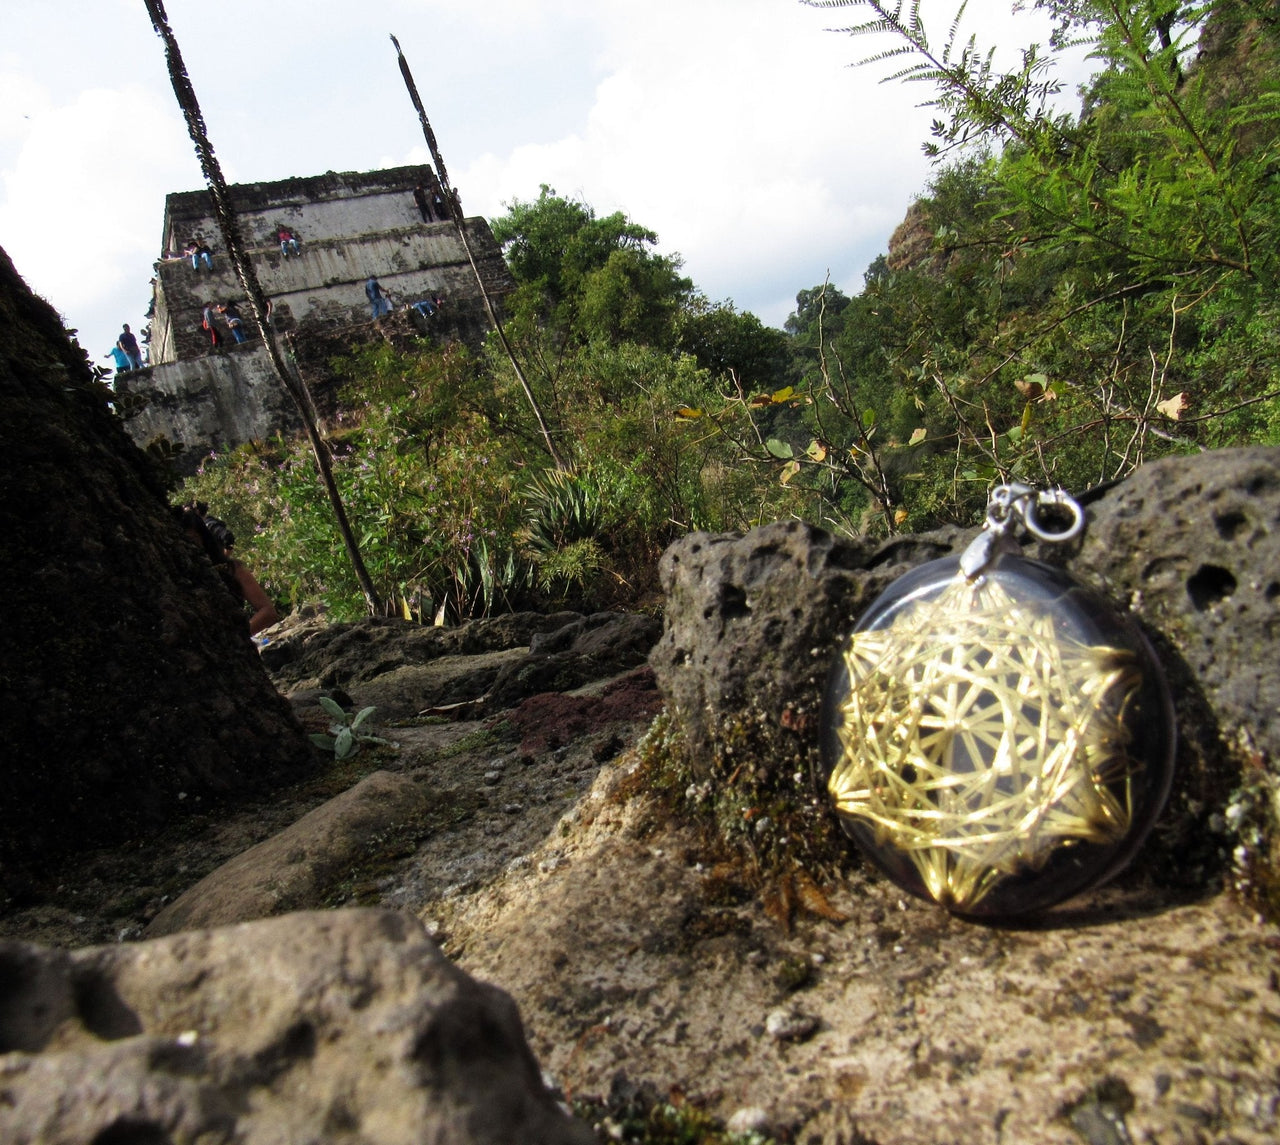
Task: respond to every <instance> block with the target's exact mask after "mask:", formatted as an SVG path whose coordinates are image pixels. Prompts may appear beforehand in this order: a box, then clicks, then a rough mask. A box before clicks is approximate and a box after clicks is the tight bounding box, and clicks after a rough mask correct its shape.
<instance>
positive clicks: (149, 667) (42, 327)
mask: <svg viewBox="0 0 1280 1145" xmlns="http://www.w3.org/2000/svg"><path fill="white" fill-rule="evenodd" d="M112 396H113V395H112V394H111V391H110V390H108V389H107V388H106V387H105V386H104V385H102V384H101V383H100V382H98V381H97V380H96V379H95V377H94V375H93V372H92V370H91V368H90V365H89V362H88V360H87V359H86V357H85V354H84V351H83V350H82V349H81V348H80V347H79V346H77V345H76V344H75V343H74V342H72V341H71V340H70V338H69V337H68V335H67V332H66V331H65V330H64V329H63V327H62V324H61V322H60V321H59V319H58V316H57V315H56V314H55V313H54V311H53V309H52V307H50V306H49V305H48V304H47V303H46V302H44V301H43V300H42V299H39V298H37V297H35V296H34V295H33V294H32V293H31V292H30V291H29V290H28V289H27V287H26V285H25V283H23V282H22V280H21V279H20V278H19V277H18V275H17V273H16V271H15V270H14V268H13V265H12V264H11V263H10V262H9V259H8V258H7V256H5V255H4V253H3V252H2V251H0V456H3V458H4V475H3V479H2V480H0V537H3V544H2V545H0V578H3V582H4V585H5V600H6V614H5V622H4V624H3V625H0V712H3V719H4V739H5V752H4V757H3V759H2V760H0V789H2V790H3V792H4V794H3V796H2V797H0V899H3V898H4V897H5V891H6V889H7V884H10V877H12V878H13V880H14V881H13V883H12V885H14V886H16V885H17V881H18V879H19V878H20V877H21V878H23V879H25V877H26V875H25V874H24V873H22V872H21V871H19V872H18V873H14V872H13V871H10V873H9V875H6V871H5V867H6V866H8V865H9V864H10V863H11V864H13V867H14V868H27V869H28V870H34V871H36V872H37V873H38V871H39V869H40V867H41V866H42V865H43V864H44V863H45V862H46V861H47V860H48V858H49V857H50V856H51V855H52V854H54V853H56V852H58V851H66V850H70V849H74V848H79V847H84V846H87V845H92V844H94V843H108V842H118V841H120V840H122V839H124V838H128V837H129V835H130V834H131V833H133V832H137V831H139V830H146V829H154V828H156V827H157V826H159V825H161V824H164V823H166V822H168V821H169V820H170V819H172V818H173V817H174V816H175V815H177V814H178V813H179V812H180V811H181V810H182V809H183V806H185V807H187V808H190V807H192V806H194V804H195V803H196V799H197V797H214V798H219V799H228V798H237V797H243V796H244V795H246V794H248V793H251V792H262V791H264V790H268V789H270V788H271V787H273V786H276V785H279V784H281V783H283V782H287V781H289V780H291V779H292V780H296V779H298V778H299V777H300V776H301V775H303V774H305V773H306V772H307V771H308V770H309V769H310V768H311V766H312V765H313V763H314V759H315V756H314V752H313V750H312V748H311V745H310V744H309V743H308V742H307V739H306V736H305V735H304V734H303V731H302V728H301V727H300V726H299V724H298V722H297V720H295V719H294V717H293V713H292V711H291V710H290V708H289V706H288V705H287V704H286V703H285V702H284V701H283V700H282V699H281V698H280V696H279V695H278V694H277V693H276V691H275V689H274V688H273V687H272V686H271V682H270V681H269V680H268V679H267V676H266V674H265V673H264V672H263V669H262V665H261V664H260V663H259V661H258V656H257V653H256V651H255V649H254V646H253V644H252V643H251V642H250V640H249V638H248V629H247V626H246V624H245V619H244V615H243V613H242V612H241V610H240V608H239V607H238V605H237V603H236V601H235V600H234V599H233V598H232V596H231V594H230V593H228V592H227V589H226V587H225V585H224V584H223V583H222V581H221V580H220V579H219V577H218V576H217V574H216V573H215V572H214V570H213V567H212V566H211V565H210V563H209V560H208V558H207V557H206V556H205V555H204V553H202V552H201V551H200V550H199V549H198V547H197V546H195V545H193V544H192V543H191V542H190V541H188V540H187V539H186V538H185V537H184V536H183V534H182V531H181V530H180V529H179V528H178V525H177V523H176V522H175V521H174V520H173V517H172V515H171V513H170V512H169V508H168V505H167V504H166V500H165V497H166V489H165V485H164V482H163V480H162V478H161V476H160V473H159V470H158V468H157V467H156V466H155V464H154V463H153V462H152V461H151V459H150V458H149V457H148V456H147V455H146V454H144V453H143V452H142V451H141V450H139V449H138V448H137V446H135V445H134V444H133V442H131V441H130V440H129V439H128V437H127V436H126V435H125V432H124V429H123V428H122V424H123V423H122V421H121V419H120V417H118V416H117V415H116V414H114V413H113V412H112V410H111V408H110V406H109V405H108V400H109V399H111V398H112ZM116 400H117V401H118V400H119V399H118V397H117V399H116ZM184 799H185V800H186V802H185V804H183V802H182V800H184Z"/></svg>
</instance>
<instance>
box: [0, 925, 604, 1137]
mask: <svg viewBox="0 0 1280 1145" xmlns="http://www.w3.org/2000/svg"><path fill="white" fill-rule="evenodd" d="M0 1051H5V1052H4V1053H3V1054H0V1093H3V1095H4V1100H2V1101H0V1139H3V1140H4V1141H6V1142H8V1143H9V1145H28V1143H31V1145H34V1143H36V1142H39V1143H40V1145H73V1143H74V1145H85V1143H87V1142H100V1143H102V1142H125V1141H130V1142H144V1141H145V1142H159V1141H165V1142H171V1143H172V1145H186V1143H192V1145H194V1143H195V1142H201V1143H203V1142H232V1141H235V1142H238V1143H241V1145H258V1143H262V1145H265V1143H267V1142H272V1143H275V1142H281V1141H352V1142H355V1141H359V1142H365V1143H368V1145H375V1143H376V1145H384V1143H385V1145H402V1143H403V1145H409V1143H411V1142H432V1143H440V1145H444V1143H451V1145H452V1143H456V1145H480V1143H485V1145H518V1143H521V1142H527V1143H529V1145H534V1143H537V1145H549V1143H559V1142H563V1143H564V1145H571V1143H576V1145H587V1143H589V1142H591V1141H592V1140H593V1137H592V1134H591V1132H590V1131H589V1130H588V1129H587V1128H586V1127H585V1126H583V1125H581V1124H578V1123H575V1122H573V1121H572V1120H571V1119H570V1118H569V1117H568V1116H566V1115H565V1114H564V1112H562V1110H561V1109H560V1108H559V1107H558V1106H557V1104H556V1102H555V1100H554V1098H553V1097H552V1095H551V1094H550V1093H549V1092H548V1091H547V1089H546V1087H545V1086H544V1084H543V1081H542V1078H541V1075H540V1072H539V1069H538V1065H537V1063H536V1062H535V1060H534V1058H533V1055H532V1054H531V1052H530V1050H529V1047H528V1044H527V1043H526V1041H525V1037H524V1032H523V1029H522V1027H521V1022H520V1017H519V1013H518V1011H517V1009H516V1006H515V1004H514V1003H513V1002H512V1000H511V999H510V997H508V996H507V995H506V994H504V993H503V992H502V991H500V990H498V989H496V988H495V987H492V986H488V985H485V984H483V983H480V982H477V981H475V980H474V979H472V978H470V977H468V976H467V975H466V974H464V973H463V972H462V971H460V970H458V969H457V968H456V967H454V966H453V965H452V964H451V963H450V962H449V961H448V960H447V959H446V958H445V957H444V956H443V955H442V954H441V953H440V951H439V949H438V948H437V946H436V944H435V943H434V942H433V941H432V940H431V939H430V938H428V937H427V935H426V933H425V932H424V931H423V929H422V928H421V926H419V925H418V924H417V923H416V922H415V921H414V920H413V919H412V918H410V917H409V916H407V915H404V914H400V913H396V912H392V911H374V910H347V911H336V912H326V913H311V914H295V915H287V916H285V917H283V918H278V919H271V920H269V921H265V922H257V923H248V924H245V925H242V926H235V927H228V928H226V929H223V930H211V931H192V932H189V933H186V934H182V935H177V936H174V937H171V938H165V939H158V940H156V941H153V942H147V943H141V944H137V945H125V946H104V947H92V948H89V949H85V950H79V951H75V952H73V953H67V952H64V951H54V950H46V949H44V948H41V947H37V946H32V945H27V944H22V943H12V942H8V943H0Z"/></svg>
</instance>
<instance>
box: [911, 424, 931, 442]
mask: <svg viewBox="0 0 1280 1145" xmlns="http://www.w3.org/2000/svg"><path fill="white" fill-rule="evenodd" d="M928 436H929V431H928V430H927V429H925V428H924V426H920V427H919V428H918V429H913V430H912V431H911V437H910V438H909V439H908V441H907V444H908V445H919V444H920V443H921V442H922V441H924V439H925V438H926V437H928Z"/></svg>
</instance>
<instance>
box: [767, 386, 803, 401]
mask: <svg viewBox="0 0 1280 1145" xmlns="http://www.w3.org/2000/svg"><path fill="white" fill-rule="evenodd" d="M795 392H796V390H795V387H794V386H783V387H782V389H780V390H774V391H773V393H772V394H770V395H769V397H770V398H771V399H772V400H773V401H774V402H775V403H778V402H785V401H787V400H788V399H789V398H792V397H794V396H795Z"/></svg>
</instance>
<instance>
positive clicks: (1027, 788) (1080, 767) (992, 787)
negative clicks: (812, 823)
mask: <svg viewBox="0 0 1280 1145" xmlns="http://www.w3.org/2000/svg"><path fill="white" fill-rule="evenodd" d="M844 659H845V666H846V668H847V670H848V675H849V694H848V696H847V698H846V699H845V701H844V702H843V704H842V705H841V706H840V712H841V716H842V722H841V724H840V726H839V732H838V734H839V738H840V744H841V753H840V759H839V761H838V763H837V764H836V766H835V767H834V768H833V770H832V772H831V774H830V776H829V778H828V781H827V787H828V790H829V791H830V793H831V796H832V798H833V800H834V801H835V805H836V808H837V810H839V811H840V812H842V813H844V814H845V815H849V816H852V817H854V818H856V819H860V820H862V821H864V822H866V823H867V824H869V825H870V826H871V827H872V828H873V830H874V832H875V836H876V841H877V843H878V844H881V845H884V844H887V845H888V846H891V847H894V848H897V849H898V850H900V851H902V852H904V853H906V854H907V855H909V856H910V858H911V860H912V862H913V863H914V864H915V866H916V869H917V870H918V871H919V873H920V876H921V878H922V879H923V881H924V884H925V886H926V888H927V889H928V892H929V894H930V895H931V896H932V897H933V899H934V900H935V901H937V902H940V903H942V904H944V905H946V906H948V907H951V908H952V909H955V910H959V911H962V912H963V911H966V910H971V909H972V908H973V907H974V906H975V905H976V904H977V903H978V902H980V901H981V899H982V898H983V896H984V895H986V894H987V892H988V891H989V890H990V889H991V888H992V887H993V886H995V885H997V884H998V883H999V882H1000V881H1001V880H1003V879H1005V878H1007V877H1008V876H1010V875H1013V874H1016V873H1019V872H1025V871H1035V870H1038V869H1040V868H1041V867H1042V866H1043V865H1044V863H1045V862H1046V861H1047V860H1048V858H1049V856H1050V855H1051V854H1052V853H1053V852H1054V851H1055V850H1057V849H1058V848H1060V847H1063V846H1072V845H1075V844H1077V843H1079V842H1090V843H1103V844H1107V843H1113V842H1115V841H1117V840H1119V839H1121V838H1123V837H1124V836H1125V834H1126V833H1127V832H1128V830H1129V827H1130V824H1131V823H1132V820H1133V811H1134V808H1133V777H1134V765H1133V763H1132V761H1131V760H1130V758H1129V756H1128V755H1127V754H1126V747H1127V744H1128V739H1129V736H1128V732H1127V731H1126V729H1125V726H1124V722H1123V720H1124V715H1125V711H1126V708H1127V707H1128V705H1129V703H1130V702H1131V701H1132V699H1133V697H1134V695H1135V693H1136V692H1137V691H1138V689H1139V687H1140V686H1141V683H1142V673H1141V670H1140V668H1139V667H1138V663H1137V658H1136V657H1135V656H1134V655H1133V653H1131V652H1129V651H1127V650H1125V649H1120V648H1110V647H1106V646H1103V645H1096V646H1091V645H1087V644H1082V643H1080V642H1079V641H1077V640H1074V639H1071V638H1070V637H1068V636H1064V635H1060V634H1059V633H1058V632H1057V631H1056V630H1055V627H1054V621H1053V617H1052V615H1051V614H1050V613H1049V612H1048V611H1047V609H1046V608H1045V607H1044V606H1042V605H1038V604H1036V603H1035V602H1034V601H1033V602H1027V601H1024V600H1015V599H1014V598H1013V597H1011V596H1010V595H1009V593H1008V592H1006V591H1005V589H1003V588H1002V587H1001V586H1000V585H999V584H998V583H996V582H995V580H994V579H993V578H989V577H981V578H979V579H978V580H977V581H976V582H975V583H969V582H967V581H966V580H965V578H964V577H963V575H960V576H957V578H956V581H955V582H954V583H952V584H951V585H950V586H948V587H947V588H946V589H944V590H943V591H942V593H941V594H940V595H938V596H937V597H936V598H934V599H933V600H927V601H921V602H919V603H917V604H916V605H915V606H914V607H912V608H909V609H906V610H904V612H902V613H899V614H898V616H897V617H896V618H895V620H894V622H893V623H892V624H891V625H890V626H888V627H886V628H883V629H872V630H868V631H865V632H858V633H855V634H854V636H853V637H852V638H851V640H850V643H849V646H848V648H847V650H846V651H845V654H844Z"/></svg>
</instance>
